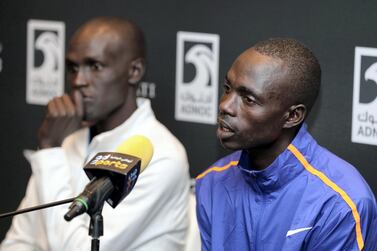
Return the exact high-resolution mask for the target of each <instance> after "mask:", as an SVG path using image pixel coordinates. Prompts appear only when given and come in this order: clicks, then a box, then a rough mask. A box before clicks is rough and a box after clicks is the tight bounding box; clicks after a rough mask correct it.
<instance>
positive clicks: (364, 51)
mask: <svg viewBox="0 0 377 251" xmlns="http://www.w3.org/2000/svg"><path fill="white" fill-rule="evenodd" d="M352 142H356V143H363V144H370V145H377V48H367V47H356V49H355V68H354V80H353V109H352Z"/></svg>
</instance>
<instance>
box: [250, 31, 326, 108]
mask: <svg viewBox="0 0 377 251" xmlns="http://www.w3.org/2000/svg"><path fill="white" fill-rule="evenodd" d="M252 48H253V49H254V50H255V51H257V52H259V53H260V54H262V55H266V56H269V57H272V58H279V59H281V60H282V61H283V62H284V64H285V65H286V66H287V67H288V73H287V76H286V80H287V81H289V82H290V85H289V86H290V87H291V88H290V90H287V92H288V93H289V95H290V97H293V98H294V99H293V102H295V103H301V104H304V105H305V106H306V108H307V111H308V112H309V111H310V109H311V108H312V106H313V104H314V102H315V100H316V99H317V96H318V93H319V89H320V85H321V66H320V65H319V62H318V60H317V58H316V57H315V56H314V54H313V52H312V51H311V50H310V49H309V48H307V47H306V46H304V45H303V44H302V43H300V42H299V41H297V40H295V39H292V38H271V39H268V40H265V41H261V42H258V43H257V44H255V45H254V46H253V47H252Z"/></svg>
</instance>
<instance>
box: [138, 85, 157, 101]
mask: <svg viewBox="0 0 377 251" xmlns="http://www.w3.org/2000/svg"><path fill="white" fill-rule="evenodd" d="M136 95H137V96H138V97H143V98H149V99H154V98H155V97H156V84H155V83H153V82H146V81H142V82H140V83H139V87H138V89H137V92H136Z"/></svg>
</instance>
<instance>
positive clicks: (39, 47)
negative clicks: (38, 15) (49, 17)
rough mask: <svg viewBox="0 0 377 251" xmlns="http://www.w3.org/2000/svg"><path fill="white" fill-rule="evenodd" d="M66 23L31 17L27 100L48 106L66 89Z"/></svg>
mask: <svg viewBox="0 0 377 251" xmlns="http://www.w3.org/2000/svg"><path fill="white" fill-rule="evenodd" d="M64 48H65V25H64V23H63V22H56V21H42V20H29V21H28V24H27V74H26V75H27V76H26V78H27V79H26V102H27V103H29V104H37V105H45V104H47V102H48V101H49V100H50V99H51V98H52V97H55V96H60V95H62V94H63V92H64V62H65V60H64Z"/></svg>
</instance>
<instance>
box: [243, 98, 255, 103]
mask: <svg viewBox="0 0 377 251" xmlns="http://www.w3.org/2000/svg"><path fill="white" fill-rule="evenodd" d="M242 100H243V101H244V102H245V103H246V104H254V103H255V101H254V99H252V98H250V97H248V96H242Z"/></svg>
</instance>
